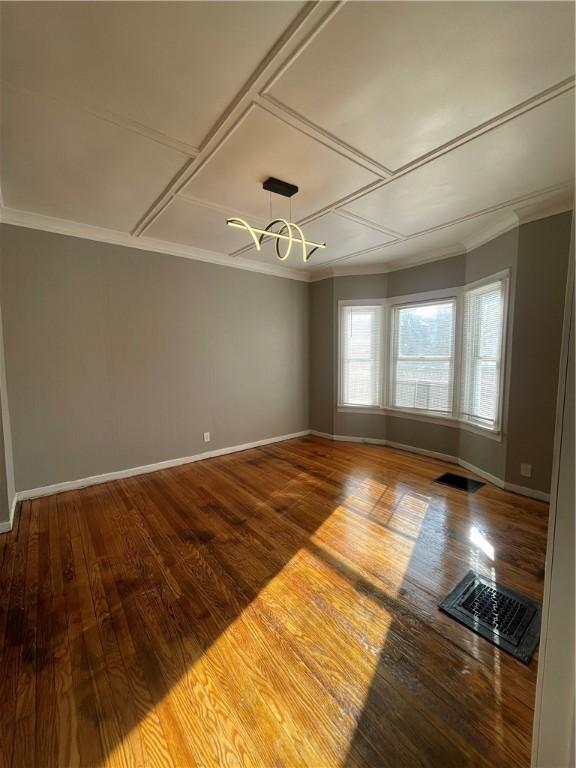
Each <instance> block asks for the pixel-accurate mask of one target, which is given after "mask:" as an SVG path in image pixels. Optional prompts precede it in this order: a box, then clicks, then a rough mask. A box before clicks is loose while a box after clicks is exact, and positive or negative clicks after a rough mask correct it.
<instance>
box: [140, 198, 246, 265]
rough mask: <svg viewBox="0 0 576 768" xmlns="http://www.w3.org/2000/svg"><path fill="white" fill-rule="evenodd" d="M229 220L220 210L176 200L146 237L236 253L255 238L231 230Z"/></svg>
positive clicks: (149, 229)
mask: <svg viewBox="0 0 576 768" xmlns="http://www.w3.org/2000/svg"><path fill="white" fill-rule="evenodd" d="M229 215H233V214H229ZM227 218H228V216H227V215H226V214H225V213H224V212H223V211H221V210H219V209H217V208H212V207H209V206H206V205H201V204H199V203H195V202H192V201H189V200H186V199H184V198H183V197H175V198H173V200H172V202H171V203H170V204H169V205H168V206H167V208H165V209H164V210H163V211H162V213H161V214H160V216H158V218H157V219H156V220H155V221H154V222H153V223H152V224H151V226H150V227H148V229H147V230H146V232H145V233H144V234H145V236H146V237H153V238H155V239H157V240H168V241H169V242H173V243H182V244H184V245H190V246H195V247H196V248H203V249H206V250H209V251H217V252H218V253H232V251H236V250H238V249H239V248H243V247H244V246H245V245H249V244H250V242H251V237H250V235H248V234H247V233H245V232H244V231H242V230H239V229H233V228H232V227H227V226H226V219H227ZM251 257H252V254H250V258H251Z"/></svg>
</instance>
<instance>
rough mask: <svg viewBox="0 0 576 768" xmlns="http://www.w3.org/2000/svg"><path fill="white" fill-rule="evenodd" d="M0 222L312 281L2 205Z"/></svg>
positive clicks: (270, 266) (273, 268) (305, 274)
mask: <svg viewBox="0 0 576 768" xmlns="http://www.w3.org/2000/svg"><path fill="white" fill-rule="evenodd" d="M0 222H1V223H3V224H12V225H14V226H16V227H25V228H27V229H38V230H41V231H43V232H52V233H54V234H58V235H66V236H68V237H78V238H81V239H82V240H94V241H96V242H99V243H108V244H110V245H120V246H122V247H124V248H136V249H138V250H140V251H150V252H152V253H163V254H167V255H169V256H179V257H180V258H184V259H191V260H192V261H203V262H207V263H209V264H217V265H218V266H221V267H230V268H232V269H243V270H247V271H248V272H258V273H260V274H263V275H270V276H273V277H282V278H285V279H289V280H299V281H300V282H304V283H307V282H309V281H310V275H309V273H308V272H304V271H301V270H296V269H291V268H290V267H281V266H279V265H276V264H266V263H259V262H255V261H251V260H250V259H242V258H238V257H233V256H229V255H227V254H222V253H216V252H215V251H205V250H202V249H201V248H194V247H192V246H188V245H181V244H179V243H169V242H167V241H165V240H155V239H154V238H151V237H134V235H131V234H129V233H128V232H120V231H118V230H113V229H105V228H103V227H94V226H91V225H89V224H81V223H79V222H76V221H69V220H67V219H56V218H53V217H51V216H43V215H42V214H38V213H31V212H29V211H19V210H17V209H15V208H6V207H3V206H2V207H0Z"/></svg>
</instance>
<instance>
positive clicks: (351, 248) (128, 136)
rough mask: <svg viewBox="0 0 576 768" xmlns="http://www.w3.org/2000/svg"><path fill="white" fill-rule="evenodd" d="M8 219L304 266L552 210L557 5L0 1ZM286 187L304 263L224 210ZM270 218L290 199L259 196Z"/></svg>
mask: <svg viewBox="0 0 576 768" xmlns="http://www.w3.org/2000/svg"><path fill="white" fill-rule="evenodd" d="M0 14H1V15H0V23H1V34H2V39H1V43H2V59H1V73H0V74H1V77H2V126H1V128H2V134H1V145H0V149H1V158H0V159H1V168H0V184H1V191H2V197H3V200H2V206H3V207H2V219H3V220H6V221H12V222H13V223H19V224H24V225H26V226H37V227H41V228H46V229H51V230H53V231H62V232H70V233H73V234H80V235H82V234H84V236H87V237H91V238H95V239H103V240H106V239H109V240H113V241H114V242H124V243H126V244H127V245H136V246H140V247H144V248H157V249H158V250H162V251H166V252H174V253H178V254H180V255H184V256H189V257H191V258H203V259H208V260H210V259H212V260H215V261H218V263H230V264H232V265H234V266H242V267H245V268H251V269H258V270H260V269H261V270H264V271H275V272H277V273H279V274H285V275H286V276H292V277H300V278H302V279H309V278H312V279H313V278H314V277H317V276H322V275H325V274H330V273H331V272H335V273H338V272H355V271H357V272H362V271H379V270H387V269H395V268H398V267H401V266H403V265H408V264H412V263H417V262H418V261H424V260H429V259H435V258H442V257H443V256H446V255H449V254H451V253H456V252H462V250H464V249H466V248H470V247H473V246H474V245H475V244H477V243H478V242H480V241H481V240H483V239H487V238H488V237H490V236H492V235H494V234H496V233H498V232H499V231H503V230H504V229H506V228H509V227H510V226H511V225H512V224H513V223H514V222H515V221H517V217H518V216H523V215H526V212H529V214H530V215H532V216H537V215H539V213H546V212H550V211H556V210H562V209H564V210H565V209H568V208H569V207H570V206H571V203H572V190H573V176H574V5H573V4H572V3H569V2H510V3H508V2H494V3H491V2H478V3H476V2H461V3H452V2H446V3H444V2H422V3H420V2H392V3H388V2H367V3H364V2H349V3H333V2H322V3H315V2H162V3H156V2H130V3H128V2H125V3H122V2H118V3H116V2H78V3H77V2H61V3H53V2H38V3H36V2H2V3H0ZM268 176H276V177H278V178H282V179H285V180H286V181H289V182H292V183H295V184H297V185H298V186H299V187H300V192H299V193H298V194H297V195H296V196H295V197H294V198H293V199H292V209H291V215H292V219H293V220H296V221H298V222H300V224H301V225H302V226H303V228H304V230H305V232H306V235H307V237H308V238H309V239H312V240H325V241H326V242H327V244H328V247H327V248H326V249H325V250H323V251H317V252H316V253H315V254H314V255H313V257H312V258H311V260H310V261H309V262H308V263H306V264H304V263H303V262H302V261H301V259H300V258H299V256H298V255H296V254H294V255H292V256H291V257H290V259H288V260H287V261H285V262H278V260H277V259H276V257H275V254H274V251H273V248H272V247H271V246H270V245H267V246H265V247H264V248H263V249H262V250H261V251H260V252H257V251H256V250H255V249H254V248H253V247H252V245H251V239H250V237H249V236H248V235H247V234H246V233H245V232H243V231H242V230H233V229H230V228H229V227H226V224H225V222H226V218H227V217H229V216H240V217H242V218H246V219H248V220H249V221H250V222H251V223H254V224H255V225H257V226H265V225H266V223H267V222H268V221H269V219H270V209H269V207H270V198H269V195H268V193H266V192H264V191H262V189H261V184H262V181H263V180H264V179H266V178H267V177H268ZM272 213H273V215H274V216H284V217H286V218H288V217H289V215H290V203H289V202H288V200H286V199H283V198H274V199H273V208H272Z"/></svg>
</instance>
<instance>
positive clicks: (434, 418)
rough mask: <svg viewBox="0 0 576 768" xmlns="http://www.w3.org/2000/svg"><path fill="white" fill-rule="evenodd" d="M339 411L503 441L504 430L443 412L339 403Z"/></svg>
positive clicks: (498, 441)
mask: <svg viewBox="0 0 576 768" xmlns="http://www.w3.org/2000/svg"><path fill="white" fill-rule="evenodd" d="M336 410H337V412H338V413H362V414H368V415H371V416H394V417H395V418H397V417H398V418H401V419H412V420H414V421H423V422H425V423H429V424H439V425H441V426H443V427H452V428H453V429H463V430H465V431H466V432H472V433H473V434H475V435H481V436H482V437H486V438H488V440H494V442H497V443H501V442H502V432H501V431H494V430H491V429H485V428H484V427H479V426H477V425H475V424H470V423H469V422H467V421H461V420H460V419H455V418H454V417H453V416H443V415H441V414H437V415H432V414H430V413H423V412H420V411H414V412H412V411H405V410H403V409H401V408H379V407H373V406H368V405H342V404H340V405H338V406H337V408H336Z"/></svg>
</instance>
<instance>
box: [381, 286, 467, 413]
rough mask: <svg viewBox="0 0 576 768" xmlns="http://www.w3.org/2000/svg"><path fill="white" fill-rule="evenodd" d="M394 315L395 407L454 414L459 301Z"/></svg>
mask: <svg viewBox="0 0 576 768" xmlns="http://www.w3.org/2000/svg"><path fill="white" fill-rule="evenodd" d="M394 312H395V329H396V330H395V333H396V338H395V339H394V350H395V351H394V360H393V401H392V405H394V406H395V407H397V408H415V409H418V410H421V411H436V412H442V413H449V412H451V410H452V386H453V362H452V358H453V354H454V318H455V301H454V300H453V299H450V300H448V301H441V302H437V303H434V304H432V303H426V304H419V305H416V306H407V307H396V308H395V310H394Z"/></svg>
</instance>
